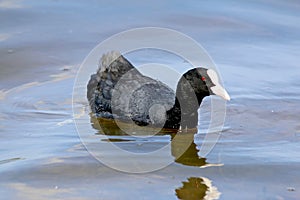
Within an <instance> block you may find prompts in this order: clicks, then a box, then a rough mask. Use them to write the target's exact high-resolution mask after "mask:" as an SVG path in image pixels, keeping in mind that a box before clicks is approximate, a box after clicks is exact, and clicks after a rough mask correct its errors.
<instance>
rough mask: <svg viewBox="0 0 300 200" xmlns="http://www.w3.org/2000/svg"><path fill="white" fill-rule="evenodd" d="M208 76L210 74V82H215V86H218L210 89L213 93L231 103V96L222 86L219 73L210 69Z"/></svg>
mask: <svg viewBox="0 0 300 200" xmlns="http://www.w3.org/2000/svg"><path fill="white" fill-rule="evenodd" d="M207 74H208V76H209V78H210V80H211V81H212V82H213V84H215V85H216V86H213V87H211V88H210V89H211V91H212V92H213V93H214V94H215V95H217V96H220V97H222V98H223V99H225V100H227V101H229V100H230V96H229V94H228V93H227V92H226V90H225V89H224V88H223V87H222V86H221V85H220V83H219V78H218V75H217V73H216V72H215V71H214V70H213V69H208V70H207Z"/></svg>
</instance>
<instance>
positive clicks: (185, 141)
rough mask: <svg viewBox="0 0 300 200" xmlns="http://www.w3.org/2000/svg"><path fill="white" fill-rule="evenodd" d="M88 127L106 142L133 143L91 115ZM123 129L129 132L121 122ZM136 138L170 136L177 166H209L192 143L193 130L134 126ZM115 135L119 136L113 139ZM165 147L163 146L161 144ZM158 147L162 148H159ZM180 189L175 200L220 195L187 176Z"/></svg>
mask: <svg viewBox="0 0 300 200" xmlns="http://www.w3.org/2000/svg"><path fill="white" fill-rule="evenodd" d="M91 124H92V126H93V128H94V129H97V130H99V132H98V134H105V135H107V136H112V137H111V138H109V137H108V139H105V140H102V141H107V142H116V143H118V142H128V141H134V140H131V139H128V137H125V138H124V137H122V136H130V135H131V136H132V134H128V133H127V132H128V131H126V132H125V131H123V130H121V129H120V128H119V125H120V122H118V123H116V122H115V121H114V120H112V119H102V118H100V119H99V118H95V117H92V115H91ZM121 126H122V127H123V128H124V126H125V129H126V130H130V126H131V125H130V124H126V123H123V124H122V125H121ZM131 132H132V133H133V132H135V133H136V134H137V136H147V135H151V133H153V132H155V133H156V134H155V135H157V136H159V135H170V136H171V154H172V156H173V157H174V161H175V162H176V163H179V164H182V165H187V166H195V167H201V166H205V165H207V164H208V163H207V162H206V158H201V157H199V155H198V152H199V150H198V149H197V145H196V144H195V143H194V135H195V133H197V130H196V129H190V130H187V131H184V132H178V131H177V130H172V129H161V130H160V129H158V128H155V127H143V126H140V127H139V126H134V130H132V131H131ZM115 136H120V137H118V138H116V137H115ZM164 145H165V144H164ZM159 148H161V146H160V147H159ZM182 184H183V186H182V187H180V188H177V189H176V190H175V192H176V196H177V197H178V199H189V200H193V199H197V200H198V199H209V200H212V199H218V198H219V196H220V193H219V192H218V190H217V188H215V187H213V186H212V185H211V181H210V180H209V179H207V178H204V177H190V178H188V179H187V181H183V182H182Z"/></svg>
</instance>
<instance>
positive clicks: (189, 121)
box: [164, 96, 204, 129]
mask: <svg viewBox="0 0 300 200" xmlns="http://www.w3.org/2000/svg"><path fill="white" fill-rule="evenodd" d="M203 98H204V96H197V100H198V101H197V102H195V101H189V99H183V100H181V101H179V100H178V98H176V99H175V104H174V106H173V107H172V108H171V109H170V110H168V111H167V113H166V115H167V120H166V123H165V125H164V128H172V129H179V128H180V126H181V128H183V129H184V128H196V127H197V125H198V108H199V106H200V104H201V102H202V99H203ZM180 102H181V103H182V104H183V106H180Z"/></svg>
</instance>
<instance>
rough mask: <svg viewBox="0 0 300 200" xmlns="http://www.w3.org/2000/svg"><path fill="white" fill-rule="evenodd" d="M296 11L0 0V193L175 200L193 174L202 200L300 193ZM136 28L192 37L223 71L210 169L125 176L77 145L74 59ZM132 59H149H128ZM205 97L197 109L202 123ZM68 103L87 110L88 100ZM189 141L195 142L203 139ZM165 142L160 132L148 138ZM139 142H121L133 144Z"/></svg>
mask: <svg viewBox="0 0 300 200" xmlns="http://www.w3.org/2000/svg"><path fill="white" fill-rule="evenodd" d="M299 11H300V3H299V2H298V1H294V0H286V1H283V0H282V1H280V0H274V1H271V0H261V1H256V0H254V1H243V2H241V1H229V0H227V1H202V2H198V1H189V2H183V1H182V2H181V1H177V0H176V1H165V2H159V1H157V2H151V3H149V4H147V3H145V2H139V1H126V2H118V1H89V2H86V1H76V2H74V1H69V0H67V1H59V0H53V1H50V0H46V1H31V0H28V1H26V0H24V1H17V0H11V1H8V0H3V1H0V27H1V28H0V69H1V73H0V109H1V112H0V153H1V154H0V155H1V159H0V177H1V179H0V194H1V195H0V196H1V197H2V198H4V199H134V198H136V199H154V198H155V199H176V198H177V196H176V191H178V189H180V188H181V187H182V186H183V184H184V182H187V181H188V180H189V178H191V177H195V178H198V179H197V180H200V181H202V182H201V184H202V185H206V186H208V185H210V184H209V183H208V182H207V180H209V181H211V187H210V188H211V190H212V191H214V192H211V193H212V194H211V195H210V197H208V196H209V192H207V197H206V199H298V198H299V196H300V192H299V191H300V182H299V179H300V173H299V168H300V156H299V152H300V126H299V117H300V114H299V113H300V107H299V100H300V96H299V94H300V85H299V82H298V77H300V68H299V66H298V65H299V64H298V63H299V61H300V54H299V52H300V38H299V35H300V25H299V24H300V23H299V21H300V12H299ZM145 26H157V27H164V28H170V29H174V30H177V31H180V32H182V33H184V34H186V35H188V36H189V37H191V38H193V39H194V40H196V41H197V42H198V43H199V44H201V45H202V46H203V48H204V49H205V50H206V51H207V52H208V53H209V55H210V56H211V58H212V59H213V61H214V63H215V64H216V66H217V68H218V71H219V73H220V75H221V76H222V80H223V83H224V86H225V88H226V90H227V91H228V92H229V94H230V96H231V98H232V100H231V101H230V102H228V103H227V115H226V119H225V124H224V130H223V132H222V134H221V137H220V139H219V141H218V143H217V144H216V146H215V147H214V149H213V151H212V152H210V154H208V155H207V157H206V159H207V160H206V161H207V162H208V163H212V164H215V165H214V166H206V167H205V168H199V167H193V166H187V165H183V164H180V163H178V162H173V163H172V164H171V165H169V166H168V167H166V168H164V169H161V170H158V171H154V172H151V173H145V174H128V173H122V172H119V171H116V170H114V169H111V168H109V167H107V166H105V165H104V164H103V163H101V162H98V161H97V160H96V159H95V158H94V157H92V156H91V154H89V152H88V151H87V150H86V148H85V146H84V145H83V144H82V143H81V140H80V138H79V135H78V133H77V130H76V128H75V124H74V117H73V113H72V92H73V85H74V80H75V76H76V73H77V71H78V69H79V66H80V64H81V63H82V62H83V60H84V58H85V57H86V56H87V55H88V53H89V52H90V51H91V50H92V49H93V48H94V47H95V46H96V45H97V44H98V43H100V42H102V41H103V40H105V39H107V38H108V37H110V36H112V35H113V34H116V33H119V32H121V31H125V30H128V29H131V28H137V27H145ZM174 42H176V41H174ZM100 56H101V55H99V58H100ZM153 56H154V57H155V56H157V55H153ZM155 58H157V57H155ZM129 59H130V60H131V61H132V62H133V63H134V64H137V65H138V64H139V62H141V61H147V58H145V59H144V60H143V59H140V58H137V57H135V56H134V54H132V55H129ZM158 60H160V61H161V62H162V63H164V64H174V65H173V66H174V68H175V69H176V70H178V71H179V72H181V73H183V72H184V69H185V67H188V66H187V63H184V62H182V60H180V59H178V61H177V60H175V59H171V58H170V57H161V58H158ZM149 62H151V60H149ZM181 64H182V67H180V66H181ZM96 65H97V63H95V70H96ZM82 87H85V85H82ZM209 102H210V101H209V99H208V101H204V103H203V105H202V107H203V108H201V110H202V111H203V112H201V116H202V118H201V116H200V122H201V119H202V124H203V126H204V127H205V125H206V124H207V120H205V119H207V118H206V117H205V116H206V114H207V113H206V110H207V109H209V107H210V103H209ZM75 106H77V108H78V107H79V108H82V109H83V111H85V112H86V110H84V109H86V106H87V105H86V102H84V101H82V102H81V103H79V104H77V105H75ZM87 125H88V126H87V127H88V128H87V129H86V134H87V135H89V134H90V135H91V140H93V141H94V142H96V141H99V143H101V140H98V138H97V137H98V136H95V133H98V130H96V129H94V128H93V127H92V126H91V125H90V124H87ZM200 127H201V126H200ZM199 132H201V131H199ZM116 138H118V139H120V138H122V137H120V136H117V137H116ZM195 138H196V140H195V143H196V145H198V146H197V148H200V146H201V140H202V139H203V136H202V135H201V134H198V135H197V136H196V137H195ZM123 139H124V138H123ZM125 139H126V138H125ZM127 139H128V138H127ZM130 139H131V138H130ZM169 140H170V138H169V137H168V136H159V137H157V138H156V139H153V140H151V138H150V139H148V140H146V142H145V144H146V143H147V144H148V143H149V144H150V145H153V146H155V145H156V144H157V146H160V145H161V144H164V143H167V142H169ZM143 142H144V140H143V141H142V142H141V140H140V139H137V140H133V141H129V142H127V143H124V145H125V146H126V148H129V150H130V149H131V150H132V151H138V150H139V149H138V148H141V146H142V145H141V144H144V143H143ZM122 144H123V143H122ZM122 144H120V145H121V146H122ZM125 164H126V158H125V159H124V165H125ZM205 180H206V181H205ZM203 187H204V186H203ZM212 188H214V189H212ZM194 192H195V190H194ZM213 194H214V195H215V196H213Z"/></svg>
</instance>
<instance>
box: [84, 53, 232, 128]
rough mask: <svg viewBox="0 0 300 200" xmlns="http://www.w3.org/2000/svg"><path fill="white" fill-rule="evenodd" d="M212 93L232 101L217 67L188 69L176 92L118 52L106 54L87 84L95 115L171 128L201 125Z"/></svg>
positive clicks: (88, 96)
mask: <svg viewBox="0 0 300 200" xmlns="http://www.w3.org/2000/svg"><path fill="white" fill-rule="evenodd" d="M209 95H218V96H220V97H222V98H223V99H225V100H230V97H229V95H228V93H227V92H226V90H225V89H224V88H223V87H222V86H221V85H220V83H219V78H218V75H217V73H216V72H215V71H214V70H213V69H205V68H200V67H199V68H194V69H191V70H189V71H187V72H186V73H185V74H183V75H182V77H181V78H180V80H179V82H178V84H177V89H176V93H175V92H174V91H173V90H172V89H171V88H169V87H168V86H167V85H165V84H164V83H162V82H160V81H158V80H154V79H152V78H150V77H147V76H144V75H143V74H141V73H140V72H139V71H138V70H137V69H136V68H135V67H134V66H133V65H132V64H131V63H130V62H129V61H128V60H127V59H126V58H125V57H124V56H122V55H121V54H120V53H119V52H116V51H113V52H108V53H107V54H104V55H103V56H102V58H101V60H100V63H99V68H98V71H97V73H96V74H93V75H92V76H91V78H90V80H89V83H88V85H87V98H88V101H89V104H90V107H91V111H92V113H93V114H94V115H95V117H98V118H111V119H117V120H121V121H133V122H134V123H135V124H137V125H139V126H147V125H151V126H157V127H163V128H167V129H179V128H180V127H182V128H195V127H197V124H198V113H197V110H198V108H199V106H200V104H201V102H202V99H203V98H204V97H206V96H209Z"/></svg>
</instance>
